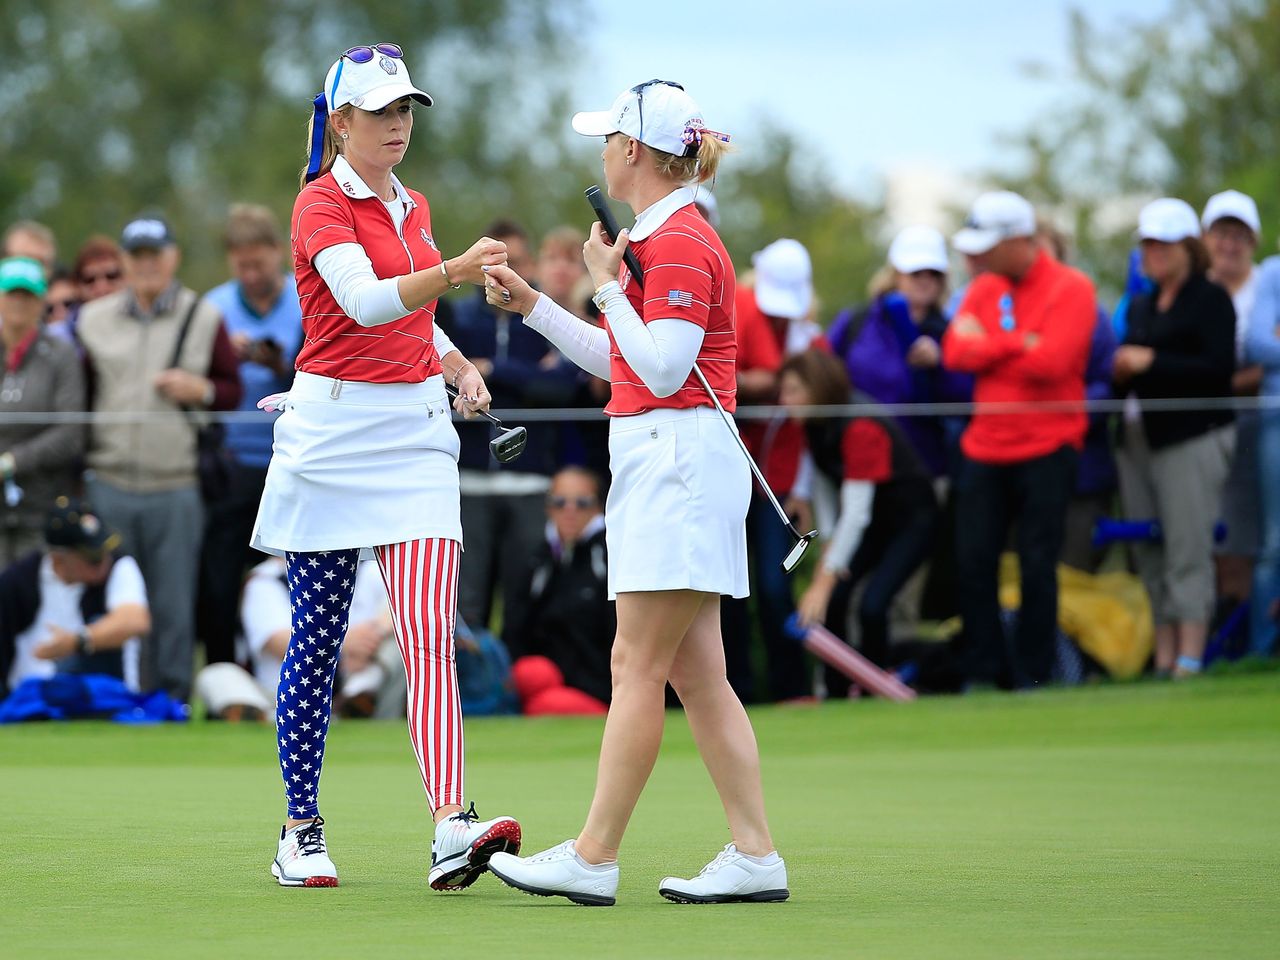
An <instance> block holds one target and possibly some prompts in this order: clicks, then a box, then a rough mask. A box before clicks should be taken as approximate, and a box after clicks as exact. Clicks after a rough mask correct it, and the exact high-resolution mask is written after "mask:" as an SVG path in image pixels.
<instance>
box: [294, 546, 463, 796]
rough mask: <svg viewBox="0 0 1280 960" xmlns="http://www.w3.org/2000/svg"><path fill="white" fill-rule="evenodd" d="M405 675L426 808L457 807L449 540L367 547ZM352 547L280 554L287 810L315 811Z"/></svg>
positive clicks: (457, 707)
mask: <svg viewBox="0 0 1280 960" xmlns="http://www.w3.org/2000/svg"><path fill="white" fill-rule="evenodd" d="M375 553H376V554H377V559H378V567H379V569H380V570H381V572H382V579H383V582H384V583H385V584H386V587H387V595H388V597H389V598H390V601H391V613H392V620H393V622H394V624H395V631H396V639H397V641H398V642H399V644H400V653H401V656H402V657H403V658H404V665H405V677H406V679H407V681H408V690H409V692H408V707H407V710H406V713H407V715H408V720H409V739H410V740H411V741H412V743H413V752H414V754H415V756H416V757H417V758H418V768H419V770H420V771H421V773H422V785H423V787H424V788H425V790H426V793H427V802H428V803H429V804H430V806H431V809H432V810H433V811H434V810H436V809H438V808H439V807H442V806H448V805H451V804H459V805H460V804H461V803H462V705H461V701H460V700H459V697H458V677H457V672H456V670H455V667H454V655H453V625H454V615H455V610H456V608H457V598H458V560H459V556H460V554H461V546H460V544H459V543H458V541H456V540H444V539H430V540H411V541H408V542H405V543H396V544H389V545H387V546H381V547H378V548H377V549H376V550H375ZM359 555H360V551H359V550H354V549H353V550H327V551H321V552H318V553H290V554H286V556H285V563H286V569H287V575H288V581H289V606H290V608H291V610H292V617H293V621H292V631H291V634H290V638H289V649H288V652H287V653H286V655H285V658H284V663H283V664H281V666H280V687H279V694H278V697H277V700H276V724H277V739H278V743H279V748H280V772H281V774H282V775H283V777H284V785H285V800H286V803H287V804H288V809H289V816H290V817H293V818H296V819H305V818H308V817H314V816H316V815H317V814H318V812H319V808H318V797H319V792H320V770H321V767H322V765H323V763H324V747H325V738H326V734H327V733H328V729H329V717H330V711H331V707H332V704H333V681H334V676H335V674H336V672H337V666H338V651H339V649H340V648H341V646H342V640H343V637H344V636H346V632H347V612H348V610H349V609H350V606H351V594H352V591H353V590H354V588H355V568H356V561H357V559H358V557H359Z"/></svg>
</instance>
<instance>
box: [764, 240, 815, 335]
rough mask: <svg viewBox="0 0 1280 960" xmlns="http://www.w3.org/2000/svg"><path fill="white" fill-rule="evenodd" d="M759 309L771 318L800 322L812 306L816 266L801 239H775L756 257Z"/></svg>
mask: <svg viewBox="0 0 1280 960" xmlns="http://www.w3.org/2000/svg"><path fill="white" fill-rule="evenodd" d="M751 262H752V263H753V264H754V265H755V270H756V280H755V294H756V306H758V307H759V308H760V312H761V313H763V314H765V315H766V316H769V317H784V318H786V319H787V320H799V319H800V318H802V317H804V316H805V315H806V314H807V313H808V312H809V307H810V306H811V305H812V304H813V263H812V262H811V261H810V259H809V251H808V250H806V249H805V248H804V244H802V243H801V242H800V241H799V240H775V241H773V243H771V244H769V245H768V246H767V247H765V248H764V249H763V250H761V251H760V252H759V253H757V254H753V255H752V257H751Z"/></svg>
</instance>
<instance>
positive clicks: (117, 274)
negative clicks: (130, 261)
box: [80, 267, 124, 283]
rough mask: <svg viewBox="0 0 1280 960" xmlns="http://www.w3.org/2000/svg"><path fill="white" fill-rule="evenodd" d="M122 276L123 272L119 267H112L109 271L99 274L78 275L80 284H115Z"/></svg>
mask: <svg viewBox="0 0 1280 960" xmlns="http://www.w3.org/2000/svg"><path fill="white" fill-rule="evenodd" d="M123 276H124V272H123V271H122V270H121V269H120V268H119V267H113V268H112V269H110V270H103V271H102V272H101V273H82V274H80V282H81V283H101V282H103V281H106V282H108V283H115V282H116V281H117V280H119V279H120V278H121V277H123Z"/></svg>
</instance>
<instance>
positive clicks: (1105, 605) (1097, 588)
mask: <svg viewBox="0 0 1280 960" xmlns="http://www.w3.org/2000/svg"><path fill="white" fill-rule="evenodd" d="M1000 604H1001V606H1003V607H1005V608H1006V609H1011V610H1016V609H1018V607H1019V606H1020V605H1021V589H1020V586H1019V577H1018V558H1017V557H1016V556H1015V555H1013V554H1012V553H1006V554H1005V555H1004V556H1002V557H1001V558H1000ZM1058 625H1059V626H1060V627H1061V628H1062V632H1063V633H1065V634H1066V635H1067V636H1069V637H1071V638H1072V639H1073V640H1075V642H1076V643H1077V644H1079V646H1080V649H1081V650H1083V651H1084V652H1085V653H1087V654H1088V655H1089V656H1090V657H1092V658H1093V659H1094V660H1096V661H1097V662H1098V663H1100V664H1102V666H1103V667H1104V668H1106V671H1107V673H1109V674H1110V675H1111V676H1112V677H1114V678H1115V679H1117V680H1129V679H1131V678H1133V677H1136V676H1138V674H1140V673H1141V672H1142V668H1143V667H1144V666H1146V663H1147V660H1148V659H1150V657H1151V650H1152V647H1153V645H1154V642H1155V627H1154V624H1153V622H1152V619H1151V601H1150V600H1149V599H1148V597H1147V591H1146V589H1145V588H1144V587H1143V586H1142V581H1141V580H1139V579H1138V578H1137V577H1135V576H1134V575H1133V574H1131V573H1125V572H1123V571H1114V572H1111V573H1099V574H1090V573H1085V572H1084V571H1082V570H1076V569H1075V568H1074V567H1068V566H1065V565H1062V564H1059V565H1058Z"/></svg>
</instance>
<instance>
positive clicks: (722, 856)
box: [698, 844, 738, 877]
mask: <svg viewBox="0 0 1280 960" xmlns="http://www.w3.org/2000/svg"><path fill="white" fill-rule="evenodd" d="M737 855H738V851H737V848H735V847H734V845H733V844H729V845H728V846H727V847H725V848H724V849H723V850H721V851H720V852H719V853H717V854H716V855H715V857H714V858H713V859H712V861H711V862H710V863H708V864H707V865H706V866H705V867H703V868H702V870H701V871H699V873H698V876H700V877H705V876H707V875H708V874H712V873H715V872H716V871H717V870H719V869H720V868H721V867H723V866H724V865H725V864H726V863H728V862H729V861H730V860H732V859H733V858H734V857H736V856H737Z"/></svg>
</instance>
